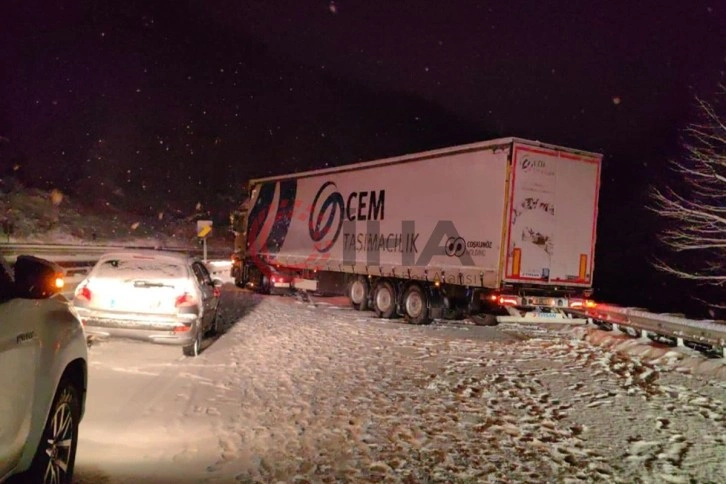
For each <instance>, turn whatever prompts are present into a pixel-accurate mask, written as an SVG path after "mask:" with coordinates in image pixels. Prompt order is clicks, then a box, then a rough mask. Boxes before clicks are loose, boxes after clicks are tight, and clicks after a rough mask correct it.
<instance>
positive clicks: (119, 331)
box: [84, 326, 194, 346]
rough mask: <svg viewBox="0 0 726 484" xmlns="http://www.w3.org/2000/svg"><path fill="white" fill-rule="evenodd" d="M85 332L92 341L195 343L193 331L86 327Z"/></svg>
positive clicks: (182, 344) (178, 344)
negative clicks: (123, 340) (131, 340)
mask: <svg viewBox="0 0 726 484" xmlns="http://www.w3.org/2000/svg"><path fill="white" fill-rule="evenodd" d="M84 330H85V332H86V336H88V337H90V338H91V339H93V338H124V339H133V340H139V341H148V342H151V343H159V344H167V345H175V346H187V345H190V344H192V342H193V341H194V333H193V332H192V331H187V332H185V333H174V332H171V331H167V332H161V331H152V330H142V329H128V328H108V327H105V328H104V327H99V326H85V328H84Z"/></svg>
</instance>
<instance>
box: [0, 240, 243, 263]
mask: <svg viewBox="0 0 726 484" xmlns="http://www.w3.org/2000/svg"><path fill="white" fill-rule="evenodd" d="M124 249H153V250H166V251H172V252H183V253H189V254H192V255H197V256H201V255H202V251H203V249H202V247H190V246H187V247H182V246H176V247H166V246H153V245H146V246H139V245H111V244H109V245H104V244H88V245H86V244H35V243H0V253H2V254H3V255H4V256H5V258H6V260H7V261H8V262H9V263H11V264H12V263H14V262H15V259H16V258H17V256H19V255H21V254H29V255H34V256H36V257H42V258H44V259H48V260H51V261H53V262H57V263H60V264H61V265H69V264H75V263H78V265H83V264H84V263H88V262H93V263H95V262H96V260H98V257H99V256H100V255H102V254H104V253H105V252H109V251H112V250H124ZM230 253H231V249H230V250H226V251H221V250H214V249H208V250H207V257H208V258H209V257H213V258H219V259H227V258H229V254H230Z"/></svg>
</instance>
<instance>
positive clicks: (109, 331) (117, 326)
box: [76, 308, 199, 346]
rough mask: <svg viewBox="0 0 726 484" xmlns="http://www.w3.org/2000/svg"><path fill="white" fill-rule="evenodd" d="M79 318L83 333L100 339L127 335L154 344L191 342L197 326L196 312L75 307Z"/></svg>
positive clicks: (185, 343)
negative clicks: (161, 313) (123, 311)
mask: <svg viewBox="0 0 726 484" xmlns="http://www.w3.org/2000/svg"><path fill="white" fill-rule="evenodd" d="M76 313H77V315H78V318H79V319H80V320H81V323H82V324H83V329H84V331H85V333H86V336H91V337H100V338H109V337H111V338H129V339H136V340H144V341H150V342H153V343H161V344H171V345H180V346H185V345H188V344H191V343H192V342H193V341H194V336H195V335H196V331H199V328H198V327H197V325H196V324H195V323H194V322H195V320H196V319H197V315H196V314H183V315H179V317H175V318H168V317H167V318H163V317H158V316H155V315H141V314H117V313H108V312H99V311H90V310H87V309H85V310H84V309H82V308H78V309H77V310H76Z"/></svg>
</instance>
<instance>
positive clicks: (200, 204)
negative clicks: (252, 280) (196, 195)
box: [197, 202, 202, 210]
mask: <svg viewBox="0 0 726 484" xmlns="http://www.w3.org/2000/svg"><path fill="white" fill-rule="evenodd" d="M201 209H202V202H197V210H201Z"/></svg>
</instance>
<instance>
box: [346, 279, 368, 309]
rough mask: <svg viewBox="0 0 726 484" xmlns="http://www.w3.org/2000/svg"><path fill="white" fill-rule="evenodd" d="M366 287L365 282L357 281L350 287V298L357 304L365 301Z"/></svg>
mask: <svg viewBox="0 0 726 484" xmlns="http://www.w3.org/2000/svg"><path fill="white" fill-rule="evenodd" d="M365 292H366V291H365V287H363V283H362V282H361V281H355V282H354V283H353V285H352V286H351V288H350V299H351V300H352V301H353V302H354V303H355V304H360V303H362V302H363V298H364V297H365Z"/></svg>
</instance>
